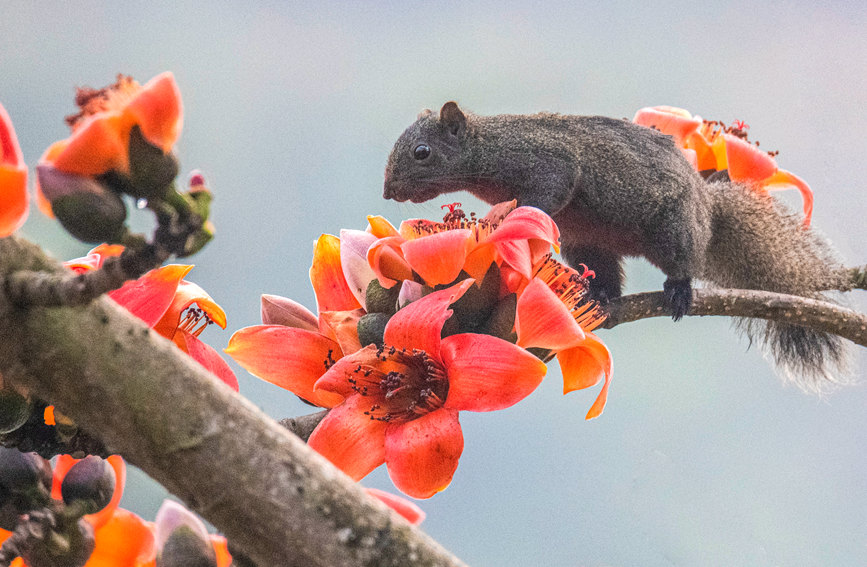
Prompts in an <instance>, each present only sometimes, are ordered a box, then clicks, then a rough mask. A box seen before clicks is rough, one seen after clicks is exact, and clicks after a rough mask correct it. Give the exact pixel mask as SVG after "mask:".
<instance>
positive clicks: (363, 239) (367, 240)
mask: <svg viewBox="0 0 867 567" xmlns="http://www.w3.org/2000/svg"><path fill="white" fill-rule="evenodd" d="M374 242H376V237H375V236H373V235H372V234H370V233H369V232H365V231H363V230H349V229H341V231H340V265H341V267H342V268H343V277H344V278H345V279H346V285H348V286H349V291H350V292H351V293H352V295H354V296H355V299H357V300H358V302H359V303H360V304H361V306H362V307H364V300H365V296H366V294H367V286H368V285H369V284H370V282H371V281H373V280H374V279H375V278H376V274H375V273H374V271H373V268H371V267H370V264H368V263H367V251H368V250H369V249H370V247H371V245H372V244H373V243H374Z"/></svg>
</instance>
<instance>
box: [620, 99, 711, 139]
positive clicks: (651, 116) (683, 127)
mask: <svg viewBox="0 0 867 567" xmlns="http://www.w3.org/2000/svg"><path fill="white" fill-rule="evenodd" d="M632 121H633V122H635V123H636V124H640V125H642V126H648V127H651V128H655V129H656V130H659V131H660V132H662V133H663V134H668V135H670V136H673V137H674V139H675V142H677V145H678V146H683V144H684V140H685V138H686V137H687V136H688V135H689V134H690V133H691V132H694V131H695V130H697V129H698V127H699V126H701V123H702V122H701V119H699V118H693V116H692V115H691V114H690V113H689V112H688V111H686V110H684V109H682V108H677V107H674V106H654V107H648V108H642V109H641V110H639V111H638V112H636V113H635V117H634V118H633V119H632Z"/></svg>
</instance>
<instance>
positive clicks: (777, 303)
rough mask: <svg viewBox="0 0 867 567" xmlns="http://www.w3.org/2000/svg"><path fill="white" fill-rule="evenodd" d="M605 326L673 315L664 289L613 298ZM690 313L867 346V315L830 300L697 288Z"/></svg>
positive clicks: (750, 291) (766, 292) (610, 326)
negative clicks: (780, 325) (792, 328)
mask: <svg viewBox="0 0 867 567" xmlns="http://www.w3.org/2000/svg"><path fill="white" fill-rule="evenodd" d="M608 310H609V315H608V319H606V321H605V323H604V324H603V325H602V327H603V328H605V329H610V328H613V327H616V326H617V325H622V324H623V323H630V322H632V321H638V320H640V319H647V318H649V317H664V316H669V317H670V316H671V311H670V310H669V309H668V307H666V305H665V298H664V296H663V294H662V292H659V291H654V292H647V293H636V294H633V295H626V296H623V297H621V298H620V299H618V300H615V301H612V302H611V304H610V305H609V306H608ZM687 315H692V316H699V317H705V316H709V315H721V316H726V317H755V318H760V319H769V320H774V321H783V322H786V323H794V324H796V325H801V326H804V327H809V328H811V329H815V330H817V331H824V332H826V333H832V334H835V335H839V336H841V337H843V338H846V339H849V340H850V341H852V342H854V343H855V344H858V345H861V346H867V316H865V315H863V314H861V313H859V312H857V311H854V310H852V309H848V308H846V307H841V306H840V305H836V304H834V303H829V302H827V301H819V300H816V299H807V298H804V297H798V296H795V295H784V294H780V293H772V292H769V291H754V290H743V289H697V290H695V291H694V294H693V304H692V308H691V309H690V310H689V313H687Z"/></svg>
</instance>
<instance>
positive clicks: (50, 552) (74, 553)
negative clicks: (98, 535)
mask: <svg viewBox="0 0 867 567" xmlns="http://www.w3.org/2000/svg"><path fill="white" fill-rule="evenodd" d="M46 531H48V530H46ZM95 543H96V542H95V541H94V537H93V526H91V525H90V523H89V522H87V521H86V520H84V519H79V520H77V521H75V522H70V521H66V522H59V523H58V524H56V525H54V526H53V527H52V528H50V531H48V533H47V534H46V536H45V537H43V538H42V539H41V540H40V541H38V542H35V543H34V545H32V546H28V547H27V549H23V550H22V551H21V558H22V559H23V560H24V561H25V562H26V563H27V565H28V566H29V567H58V566H62V567H83V566H84V565H85V564H86V563H87V562H88V560H89V559H90V555H91V554H92V553H93V548H94V547H95Z"/></svg>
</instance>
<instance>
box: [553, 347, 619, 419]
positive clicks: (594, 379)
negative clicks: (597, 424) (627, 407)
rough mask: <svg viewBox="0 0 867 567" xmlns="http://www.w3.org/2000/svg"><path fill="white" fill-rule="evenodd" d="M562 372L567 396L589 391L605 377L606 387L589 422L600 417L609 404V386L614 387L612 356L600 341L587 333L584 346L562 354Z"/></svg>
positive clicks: (560, 355)
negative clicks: (606, 404)
mask: <svg viewBox="0 0 867 567" xmlns="http://www.w3.org/2000/svg"><path fill="white" fill-rule="evenodd" d="M557 360H558V361H559V362H560V369H561V370H562V372H563V393H564V394H567V393H569V392H572V391H575V390H581V389H583V388H589V387H591V386H595V385H596V384H598V383H599V380H600V379H601V378H602V377H603V376H604V377H605V384H603V385H602V389H601V390H600V391H599V395H598V396H597V397H596V401H595V402H593V406H592V407H591V408H590V411H588V412H587V416H586V419H593V418H594V417H598V416H599V415H600V414H601V413H602V410H603V409H604V408H605V403H606V401H607V400H608V386H609V385H610V383H611V372H612V362H611V353H610V352H609V351H608V347H606V346H605V345H604V344H603V343H602V341H601V340H599V337H597V336H596V335H594V334H593V333H587V338H586V339H585V340H584V342H582V343H581V344H580V345H578V346H576V347H573V348H570V349H566V350H563V351H560V352H559V353H558V354H557Z"/></svg>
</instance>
